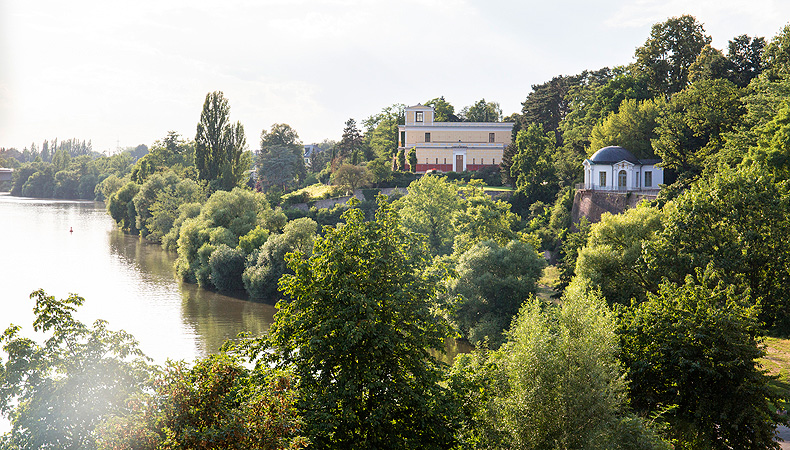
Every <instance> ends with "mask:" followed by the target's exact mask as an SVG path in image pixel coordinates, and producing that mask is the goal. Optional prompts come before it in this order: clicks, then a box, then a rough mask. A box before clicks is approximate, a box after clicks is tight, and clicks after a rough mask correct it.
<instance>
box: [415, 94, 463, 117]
mask: <svg viewBox="0 0 790 450" xmlns="http://www.w3.org/2000/svg"><path fill="white" fill-rule="evenodd" d="M423 105H425V106H433V109H434V118H433V121H434V122H460V121H461V119H460V118H459V117H458V116H456V115H455V107H454V106H453V105H451V104H450V103H449V102H448V101H447V100H445V99H444V96H441V97H438V98H434V99H431V100H428V101H427V102H425V103H423Z"/></svg>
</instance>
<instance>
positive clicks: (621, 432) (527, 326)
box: [450, 285, 669, 449]
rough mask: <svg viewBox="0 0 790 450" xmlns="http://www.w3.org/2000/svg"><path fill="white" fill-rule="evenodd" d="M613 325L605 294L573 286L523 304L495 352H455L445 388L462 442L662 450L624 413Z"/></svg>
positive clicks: (652, 436)
mask: <svg viewBox="0 0 790 450" xmlns="http://www.w3.org/2000/svg"><path fill="white" fill-rule="evenodd" d="M615 326H616V321H615V318H614V315H613V314H612V312H611V311H610V310H609V309H608V308H607V307H606V303H605V302H604V300H603V299H602V298H601V297H599V296H597V295H595V294H589V293H586V291H585V288H584V286H581V285H576V286H573V287H572V288H570V289H569V290H568V291H566V294H565V296H564V298H563V302H562V306H555V305H552V304H547V303H544V302H542V301H540V300H537V299H534V298H533V299H532V300H531V301H528V302H526V303H525V304H524V306H523V307H522V308H521V311H520V312H519V315H518V317H517V318H516V320H515V321H514V323H513V326H512V328H511V330H510V333H509V339H508V342H506V343H505V344H504V345H503V347H502V348H501V349H500V350H499V351H497V352H492V353H490V354H488V355H486V354H485V353H483V354H482V355H481V354H478V355H461V356H459V357H458V358H457V359H456V362H455V364H454V366H453V370H452V372H451V376H450V388H451V389H452V390H453V391H454V392H456V395H458V396H460V397H461V400H462V404H464V405H465V408H463V409H464V410H465V411H466V413H467V414H466V420H465V424H464V425H465V427H464V429H463V430H462V436H464V437H465V440H466V444H467V446H468V448H472V449H500V448H501V449H507V448H521V449H637V448H638V449H668V448H669V445H668V444H667V443H664V442H662V441H661V440H660V439H659V438H658V437H656V435H655V434H654V433H653V432H652V431H651V430H649V429H647V428H646V427H645V426H644V424H643V423H642V421H641V420H640V419H638V418H636V417H634V416H633V415H629V414H627V413H626V412H625V411H626V405H627V389H626V384H625V382H624V380H623V378H622V376H621V373H622V368H621V366H620V363H619V361H618V360H617V335H616V334H615Z"/></svg>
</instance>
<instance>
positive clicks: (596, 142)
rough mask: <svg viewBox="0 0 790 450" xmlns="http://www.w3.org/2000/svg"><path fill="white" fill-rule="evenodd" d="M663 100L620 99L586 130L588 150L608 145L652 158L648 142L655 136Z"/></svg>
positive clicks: (664, 105) (664, 104)
mask: <svg viewBox="0 0 790 450" xmlns="http://www.w3.org/2000/svg"><path fill="white" fill-rule="evenodd" d="M665 107H666V102H665V101H664V100H663V99H661V98H656V99H654V100H642V101H639V100H632V99H629V100H624V101H623V103H622V104H620V109H619V110H618V111H617V112H616V113H611V114H609V116H607V117H606V119H604V120H603V121H602V122H600V123H598V124H597V125H595V126H594V127H593V129H592V133H591V134H590V152H596V151H598V150H599V149H602V148H604V147H607V146H610V145H617V146H620V147H623V148H626V149H628V150H629V151H630V152H631V153H633V154H634V156H636V157H637V158H654V157H655V153H654V152H653V146H652V144H651V142H652V141H653V139H655V138H656V137H657V134H656V131H655V130H656V127H657V126H658V122H657V119H658V116H659V115H660V114H661V111H662V109H663V108H665Z"/></svg>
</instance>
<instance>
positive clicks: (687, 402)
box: [620, 269, 787, 450]
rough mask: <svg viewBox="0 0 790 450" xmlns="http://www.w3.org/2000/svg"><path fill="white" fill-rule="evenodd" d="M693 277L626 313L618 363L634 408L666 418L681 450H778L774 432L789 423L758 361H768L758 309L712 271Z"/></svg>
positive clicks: (664, 287) (669, 285)
mask: <svg viewBox="0 0 790 450" xmlns="http://www.w3.org/2000/svg"><path fill="white" fill-rule="evenodd" d="M696 278H697V281H695V280H694V279H693V278H691V277H689V278H687V279H686V280H685V281H684V282H683V283H681V284H672V283H669V282H665V283H663V284H662V285H661V287H660V289H659V291H658V293H657V294H652V293H649V294H648V300H647V301H646V302H644V303H642V304H640V305H638V306H634V307H633V308H631V309H629V310H626V311H625V316H624V318H623V320H622V325H621V330H620V335H621V338H620V342H621V345H622V350H621V356H620V359H621V360H622V361H623V363H624V364H625V365H626V367H628V378H629V381H630V387H631V405H632V406H633V407H634V408H635V409H636V410H637V411H638V412H640V413H642V414H653V413H657V412H662V413H663V418H664V420H667V421H668V422H669V425H670V429H669V434H670V435H671V437H672V438H673V439H674V440H675V442H676V444H675V448H677V449H698V448H709V449H722V450H724V449H732V448H739V449H740V448H742V449H755V450H757V449H766V448H772V449H778V448H779V444H778V443H776V442H774V435H775V430H776V425H777V424H782V423H787V418H784V417H782V416H781V415H780V414H779V412H778V411H779V410H782V409H783V405H784V400H783V399H781V398H779V396H777V395H776V394H774V393H772V390H771V389H770V388H769V386H768V380H769V377H768V376H766V375H765V373H764V372H763V371H762V370H761V369H760V367H759V365H758V363H757V362H756V359H757V358H759V357H761V356H764V355H765V350H763V349H762V348H761V347H760V346H759V343H760V340H761V338H760V335H761V332H760V328H759V321H758V319H757V313H758V307H756V306H755V305H754V302H753V301H752V300H751V299H749V298H748V294H745V293H744V294H737V293H736V292H735V289H734V287H733V286H728V285H727V283H726V282H722V281H721V280H720V279H719V280H717V279H716V274H715V271H713V270H706V271H705V272H704V273H703V272H702V270H701V269H700V270H699V271H698V272H697V277H696Z"/></svg>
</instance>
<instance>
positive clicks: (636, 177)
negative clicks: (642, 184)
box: [634, 172, 639, 187]
mask: <svg viewBox="0 0 790 450" xmlns="http://www.w3.org/2000/svg"><path fill="white" fill-rule="evenodd" d="M634 175H636V176H635V177H634V187H639V172H636V173H635V174H634Z"/></svg>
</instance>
